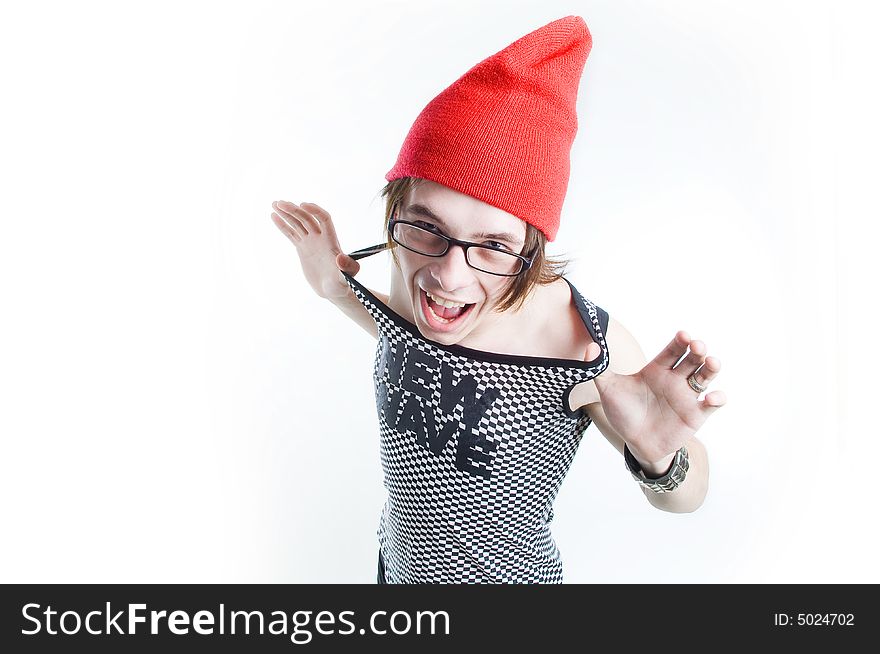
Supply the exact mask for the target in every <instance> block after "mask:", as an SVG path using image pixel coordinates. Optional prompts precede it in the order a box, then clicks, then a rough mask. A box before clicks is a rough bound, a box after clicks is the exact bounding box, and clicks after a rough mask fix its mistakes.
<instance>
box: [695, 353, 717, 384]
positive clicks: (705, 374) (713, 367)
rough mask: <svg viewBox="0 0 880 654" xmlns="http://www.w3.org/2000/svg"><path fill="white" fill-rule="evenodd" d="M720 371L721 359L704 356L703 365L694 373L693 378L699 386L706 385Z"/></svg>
mask: <svg viewBox="0 0 880 654" xmlns="http://www.w3.org/2000/svg"><path fill="white" fill-rule="evenodd" d="M720 371H721V361H719V360H718V359H717V358H715V357H706V360H705V361H704V362H703V365H702V366H700V368H699V370H697V371H696V372H695V373H694V379H696V380H697V383H698V384H699V385H700V386H708V385H709V383H710V382H711V381H712V380H713V379H715V377H716V376H717V375H718V373H719V372H720Z"/></svg>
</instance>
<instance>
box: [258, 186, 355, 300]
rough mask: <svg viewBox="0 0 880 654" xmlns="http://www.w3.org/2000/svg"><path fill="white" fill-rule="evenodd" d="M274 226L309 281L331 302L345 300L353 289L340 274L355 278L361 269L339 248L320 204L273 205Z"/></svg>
mask: <svg viewBox="0 0 880 654" xmlns="http://www.w3.org/2000/svg"><path fill="white" fill-rule="evenodd" d="M272 208H273V209H274V211H273V212H272V222H274V223H275V225H276V226H277V227H278V229H280V230H281V232H282V233H283V234H284V235H285V236H287V238H289V239H290V240H291V242H292V243H293V244H294V245H295V246H296V253H297V254H298V255H299V262H300V265H301V266H302V269H303V273H305V276H306V281H308V283H309V285H310V286H311V287H312V289H314V291H315V293H317V294H318V295H319V296H321V297H323V298H327V299H328V300H333V299H337V298H344V297H347V296H348V295H349V293H350V292H351V289H350V288H349V286H348V284H347V283H346V281H345V278H344V277H343V276H342V275H341V274H340V272H339V271H340V270H342V271H344V272H346V273H348V274H349V275H356V274H357V272H358V270H360V265H359V264H358V263H357V262H356V261H355V260H354V259H352V258H351V257H349V256H348V255H346V254H344V253H343V252H342V249H341V248H340V247H339V239H338V238H337V237H336V228H335V227H334V226H333V220H332V219H331V217H330V214H329V213H327V211H325V210H324V209H322V208H321V207H319V206H318V205H317V204H313V203H311V202H303V203H301V204H294V203H293V202H285V201H283V200H282V201H277V202H273V203H272Z"/></svg>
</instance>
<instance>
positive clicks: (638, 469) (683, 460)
mask: <svg viewBox="0 0 880 654" xmlns="http://www.w3.org/2000/svg"><path fill="white" fill-rule="evenodd" d="M623 460H624V463H625V464H626V469H627V470H629V472H630V474H631V475H632V476H633V479H635V480H636V481H637V482H639V485H640V486H642V487H643V488H647V489H648V490H649V491H653V492H654V493H671V492H672V491H674V490H675V489H676V488H678V487H679V486H681V484H682V482H684V478H685V476H686V475H687V471H688V467H689V462H688V451H687V448H686V447H685V446H684V445H682V446H681V449H680V450H678V451H677V452H676V453H675V457H674V458H673V459H672V465H671V466H669V470H667V471H666V474H665V475H663V476H662V477H659V478H657V479H650V478H649V477H647V476H645V473H644V471H643V470H642V466H641V465H639V462H638V461H637V460H636V458H635V457H634V456H633V455H632V452H630V451H629V448H628V447H627V446H626V443H624V445H623Z"/></svg>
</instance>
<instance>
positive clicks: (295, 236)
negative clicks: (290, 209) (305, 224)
mask: <svg viewBox="0 0 880 654" xmlns="http://www.w3.org/2000/svg"><path fill="white" fill-rule="evenodd" d="M272 222H273V223H275V226H276V227H277V228H278V229H280V230H281V231H282V233H283V234H284V235H285V236H286V237H287V238H289V239H290V240H291V241H293V243H294V245H296V244H297V243H299V242H300V241H302V240H303V237H302V236H301V235H300V233H298V232H297V230H296V229H295V228H293V227H291V226H290V225H289V224H288V222H287V221H286V220H284V218H282V217H281V216H279V215H278V214H277V213H274V212H273V213H272ZM297 224H298V225H299V223H297ZM299 229H300V232H305V230H304V229H303V228H302V225H299Z"/></svg>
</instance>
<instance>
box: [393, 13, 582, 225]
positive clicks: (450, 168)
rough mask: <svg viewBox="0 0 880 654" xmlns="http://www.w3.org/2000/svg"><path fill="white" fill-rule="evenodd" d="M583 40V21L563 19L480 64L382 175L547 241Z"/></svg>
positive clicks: (564, 180) (427, 116)
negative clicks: (492, 211)
mask: <svg viewBox="0 0 880 654" xmlns="http://www.w3.org/2000/svg"><path fill="white" fill-rule="evenodd" d="M592 44H593V39H592V37H591V36H590V31H589V30H588V29H587V24H586V23H585V22H584V19H583V18H581V17H580V16H567V17H565V18H560V19H559V20H555V21H553V22H552V23H549V24H547V25H545V26H544V27H541V28H540V29H537V30H535V31H534V32H531V33H529V34H526V35H525V36H524V37H522V38H520V39H518V40H517V41H514V42H513V43H511V44H510V45H509V46H507V47H506V48H504V49H503V50H501V51H500V52H498V53H497V54H494V55H492V56H491V57H489V58H488V59H485V60H483V61H482V62H480V63H479V64H477V65H476V66H474V67H473V68H471V69H470V70H469V71H468V72H466V73H465V74H464V75H462V76H461V77H460V78H459V79H458V80H457V81H456V82H454V83H453V84H452V85H451V86H449V87H448V88H447V89H445V90H444V91H443V92H442V93H440V95H438V96H437V97H436V98H434V99H433V100H431V102H430V103H428V105H427V106H426V107H425V108H424V109H423V110H422V112H421V113H420V114H419V116H418V118H416V121H415V123H413V126H412V127H411V128H410V130H409V134H408V135H407V137H406V140H405V141H404V142H403V146H402V147H401V149H400V154H399V155H398V158H397V163H396V164H395V165H394V167H393V168H392V169H391V170H390V171H389V172H388V174H387V175H385V179H386V180H388V181H389V182H390V181H393V180H395V179H400V178H401V177H422V178H424V179H429V180H432V181H434V182H437V183H438V184H443V185H444V186H448V187H450V188H452V189H455V190H456V191H459V192H461V193H465V194H467V195H470V196H472V197H475V198H477V199H478V200H482V201H483V202H486V203H488V204H491V205H493V206H495V207H498V208H499V209H503V210H504V211H507V212H508V213H511V214H513V215H514V216H517V217H519V218H521V219H523V220H524V221H526V222H527V223H530V224H532V225H534V226H535V227H537V228H538V229H539V230H541V231H542V232H544V234H545V235H546V236H547V239H548V240H550V241H552V240H553V239H554V238H555V237H556V232H557V231H558V230H559V217H560V214H561V213H562V203H563V200H564V199H565V192H566V190H567V189H568V177H569V169H570V163H569V155H570V153H571V144H572V142H573V141H574V137H575V134H577V127H578V121H577V111H576V108H575V105H576V102H577V94H578V86H579V84H580V80H581V75H582V74H583V69H584V64H585V63H586V61H587V56H588V55H589V54H590V48H591V47H592Z"/></svg>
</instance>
